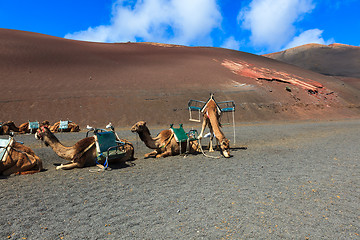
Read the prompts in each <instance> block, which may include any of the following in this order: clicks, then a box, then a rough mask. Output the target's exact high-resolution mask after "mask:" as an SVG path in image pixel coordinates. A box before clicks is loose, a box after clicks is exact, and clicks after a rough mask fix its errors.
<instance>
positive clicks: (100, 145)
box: [86, 126, 126, 170]
mask: <svg viewBox="0 0 360 240" xmlns="http://www.w3.org/2000/svg"><path fill="white" fill-rule="evenodd" d="M88 129H89V130H88V131H87V133H86V137H88V136H89V133H90V132H93V134H94V138H95V143H96V153H97V154H96V159H95V161H96V163H97V164H101V163H99V161H104V164H101V165H103V166H104V170H105V169H107V168H108V166H109V159H119V158H121V157H123V156H124V155H125V154H126V152H125V151H123V150H121V149H120V148H121V147H123V146H124V145H125V143H124V142H121V141H120V139H119V137H118V135H117V134H116V132H115V130H114V128H113V127H112V126H111V130H110V131H109V130H106V129H102V128H91V127H88Z"/></svg>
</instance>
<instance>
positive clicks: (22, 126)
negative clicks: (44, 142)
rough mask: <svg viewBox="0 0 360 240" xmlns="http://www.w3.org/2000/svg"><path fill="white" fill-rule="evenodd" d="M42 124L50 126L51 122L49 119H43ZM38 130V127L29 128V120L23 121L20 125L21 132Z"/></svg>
mask: <svg viewBox="0 0 360 240" xmlns="http://www.w3.org/2000/svg"><path fill="white" fill-rule="evenodd" d="M39 125H40V126H47V127H48V126H50V123H49V121H48V120H45V121H43V122H42V123H40V124H39ZM36 131H37V128H36V129H29V122H26V123H23V124H21V125H20V126H19V133H22V134H24V133H35V132H36Z"/></svg>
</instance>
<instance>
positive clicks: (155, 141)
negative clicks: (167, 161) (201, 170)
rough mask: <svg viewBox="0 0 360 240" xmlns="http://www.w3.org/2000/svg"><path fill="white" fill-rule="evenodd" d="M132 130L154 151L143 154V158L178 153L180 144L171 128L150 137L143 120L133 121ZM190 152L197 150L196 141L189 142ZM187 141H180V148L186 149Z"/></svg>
mask: <svg viewBox="0 0 360 240" xmlns="http://www.w3.org/2000/svg"><path fill="white" fill-rule="evenodd" d="M131 131H132V132H136V133H138V134H139V136H140V139H141V140H142V141H143V142H144V143H145V145H146V146H147V147H148V148H150V149H155V150H154V151H152V152H150V153H147V154H145V158H148V157H156V158H160V157H167V156H174V155H179V154H180V144H179V143H178V142H176V139H175V137H174V135H173V132H172V131H171V130H162V131H161V132H160V133H159V134H158V135H157V136H156V137H155V138H152V137H151V134H150V131H149V129H148V127H147V126H146V122H145V121H140V122H137V123H135V125H134V126H132V128H131ZM189 144H190V153H194V152H198V144H197V142H190V143H189ZM186 145H187V142H182V143H181V149H182V150H184V151H183V152H185V151H186Z"/></svg>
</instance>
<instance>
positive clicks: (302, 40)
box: [284, 29, 334, 49]
mask: <svg viewBox="0 0 360 240" xmlns="http://www.w3.org/2000/svg"><path fill="white" fill-rule="evenodd" d="M322 33H323V31H322V30H320V29H310V30H307V31H305V32H302V33H301V34H300V35H299V36H297V37H294V39H293V40H292V41H291V42H289V43H288V44H287V45H286V47H285V48H284V49H288V48H293V47H297V46H301V45H304V44H308V43H319V44H326V45H327V44H331V43H334V40H333V39H330V40H328V41H325V40H324V39H323V38H322V36H321V35H322Z"/></svg>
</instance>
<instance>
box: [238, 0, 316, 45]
mask: <svg viewBox="0 0 360 240" xmlns="http://www.w3.org/2000/svg"><path fill="white" fill-rule="evenodd" d="M314 7H315V5H314V4H313V3H312V0H253V1H252V2H251V3H250V5H249V7H248V8H247V9H243V10H241V11H240V13H239V15H238V21H239V22H241V23H242V28H244V29H247V30H250V31H251V36H250V41H251V43H252V44H253V45H254V46H258V47H266V48H268V50H278V49H280V48H281V47H282V46H284V45H285V44H286V43H288V42H289V41H290V40H291V38H292V37H293V36H294V35H295V33H296V29H295V27H294V23H295V22H296V21H299V20H301V18H302V17H303V15H304V14H306V13H309V12H311V11H312V9H314Z"/></svg>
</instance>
